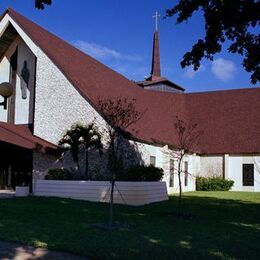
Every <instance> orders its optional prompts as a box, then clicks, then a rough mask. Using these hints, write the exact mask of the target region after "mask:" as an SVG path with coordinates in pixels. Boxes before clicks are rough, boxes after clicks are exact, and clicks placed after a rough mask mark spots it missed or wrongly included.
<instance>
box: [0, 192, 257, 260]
mask: <svg viewBox="0 0 260 260" xmlns="http://www.w3.org/2000/svg"><path fill="white" fill-rule="evenodd" d="M177 202H178V199H177V196H176V195H175V196H172V197H171V198H170V200H169V201H166V202H162V203H156V204H152V205H148V206H144V207H128V206H119V205H117V206H116V207H115V210H116V219H117V220H118V221H120V222H121V223H126V224H128V225H129V227H128V228H123V229H120V230H113V231H105V230H101V229H98V228H95V227H93V226H92V225H91V224H93V223H104V222H106V221H107V216H108V205H107V204H100V203H91V202H84V201H75V200H69V199H58V198H41V197H38V198H36V197H29V198H16V199H2V200H0V240H7V241H8V240H9V241H17V242H22V243H25V244H29V245H33V246H44V247H45V246H46V247H48V248H50V249H56V250H65V251H70V252H72V253H75V254H79V255H83V256H88V257H90V258H92V259H109V258H118V259H184V258H188V259H195V258H196V259H197V258H200V259H257V258H258V257H259V255H260V246H259V242H260V193H242V192H191V193H186V194H185V195H184V197H183V208H184V210H185V211H186V212H189V213H192V214H194V215H196V218H194V219H192V220H187V219H178V218H174V217H169V216H167V214H165V213H167V212H171V211H176V206H177Z"/></svg>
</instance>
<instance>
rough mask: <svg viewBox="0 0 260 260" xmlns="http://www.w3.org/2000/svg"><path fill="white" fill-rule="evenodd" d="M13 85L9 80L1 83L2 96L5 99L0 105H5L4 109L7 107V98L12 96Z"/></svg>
mask: <svg viewBox="0 0 260 260" xmlns="http://www.w3.org/2000/svg"><path fill="white" fill-rule="evenodd" d="M12 94H13V86H12V85H11V84H10V83H9V82H3V83H1V84H0V96H2V97H3V98H4V101H3V102H1V103H0V106H3V107H4V109H7V98H9V97H10V96H12Z"/></svg>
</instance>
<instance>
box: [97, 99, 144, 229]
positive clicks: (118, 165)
mask: <svg viewBox="0 0 260 260" xmlns="http://www.w3.org/2000/svg"><path fill="white" fill-rule="evenodd" d="M98 108H99V111H100V113H101V114H102V115H103V117H104V118H105V120H106V123H107V130H106V131H107V134H108V137H109V150H108V170H109V173H110V174H109V178H110V183H111V191H110V214H109V227H110V228H111V227H113V225H114V220H113V205H114V189H115V181H116V178H117V177H118V175H119V174H120V171H122V166H123V161H122V154H123V153H124V148H123V145H122V142H123V140H124V138H125V137H127V136H129V131H130V130H131V131H132V132H133V131H135V130H134V129H129V128H130V127H131V126H133V125H134V124H135V123H136V122H137V121H138V120H139V119H140V118H141V113H140V112H139V111H137V110H136V108H135V99H131V100H128V99H126V98H123V99H122V98H117V99H101V98H99V100H98Z"/></svg>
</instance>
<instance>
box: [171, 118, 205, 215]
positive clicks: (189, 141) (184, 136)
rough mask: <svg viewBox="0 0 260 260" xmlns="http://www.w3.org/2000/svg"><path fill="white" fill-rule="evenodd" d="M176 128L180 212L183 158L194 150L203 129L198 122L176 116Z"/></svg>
mask: <svg viewBox="0 0 260 260" xmlns="http://www.w3.org/2000/svg"><path fill="white" fill-rule="evenodd" d="M175 130H176V133H177V143H176V146H177V149H178V152H175V153H174V157H175V158H177V160H178V167H177V173H178V181H179V213H180V211H181V199H182V180H181V176H182V173H183V159H184V157H185V155H187V154H188V153H190V152H193V151H194V148H195V147H196V145H197V143H198V142H199V138H200V136H201V134H202V131H201V130H199V129H198V124H197V123H194V122H192V121H184V120H182V119H179V118H178V117H176V123H175Z"/></svg>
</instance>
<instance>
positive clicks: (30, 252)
mask: <svg viewBox="0 0 260 260" xmlns="http://www.w3.org/2000/svg"><path fill="white" fill-rule="evenodd" d="M0 259H1V260H9V259H12V260H35V259H39V260H51V259H55V260H74V259H75V260H86V259H88V258H86V257H81V256H75V255H73V254H69V253H65V252H58V251H49V250H48V249H46V248H35V247H31V246H26V245H21V244H17V243H12V242H3V241H0Z"/></svg>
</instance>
